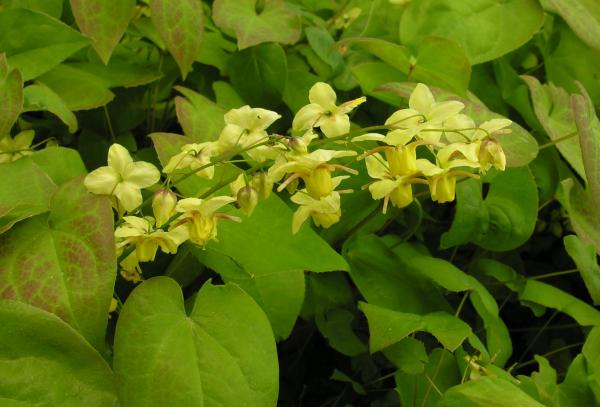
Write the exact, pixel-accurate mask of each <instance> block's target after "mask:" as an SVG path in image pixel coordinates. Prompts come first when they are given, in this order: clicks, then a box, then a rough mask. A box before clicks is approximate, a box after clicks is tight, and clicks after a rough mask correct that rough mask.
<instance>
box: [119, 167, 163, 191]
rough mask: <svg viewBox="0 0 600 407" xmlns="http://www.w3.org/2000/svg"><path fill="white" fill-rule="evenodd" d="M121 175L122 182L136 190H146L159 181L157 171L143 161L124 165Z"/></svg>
mask: <svg viewBox="0 0 600 407" xmlns="http://www.w3.org/2000/svg"><path fill="white" fill-rule="evenodd" d="M121 174H122V177H123V181H126V182H129V183H130V184H132V185H134V186H135V187H137V188H147V187H149V186H152V185H154V184H156V183H157V182H158V181H159V180H160V172H159V171H158V169H157V168H156V167H155V166H154V165H152V164H150V163H147V162H145V161H138V162H132V163H130V164H128V165H126V166H125V169H124V170H123V172H122V173H121Z"/></svg>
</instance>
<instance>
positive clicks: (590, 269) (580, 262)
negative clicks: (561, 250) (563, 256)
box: [563, 235, 600, 305]
mask: <svg viewBox="0 0 600 407" xmlns="http://www.w3.org/2000/svg"><path fill="white" fill-rule="evenodd" d="M563 242H564V244H565V249H566V250H567V253H569V256H571V258H572V259H573V261H574V262H575V264H576V265H577V268H578V269H579V273H581V277H582V278H583V281H584V282H585V286H586V287H587V289H588V292H589V293H590V297H592V301H593V303H594V305H600V266H598V261H597V260H596V250H595V249H594V246H592V245H588V244H585V243H583V242H582V241H581V239H579V238H578V237H577V236H576V235H568V236H565V237H564V239H563Z"/></svg>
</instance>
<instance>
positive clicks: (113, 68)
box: [63, 47, 162, 88]
mask: <svg viewBox="0 0 600 407" xmlns="http://www.w3.org/2000/svg"><path fill="white" fill-rule="evenodd" d="M119 51H120V49H119V47H117V48H116V50H115V52H114V53H113V56H112V57H111V59H110V62H109V63H108V65H102V64H97V63H96V64H94V63H88V62H73V63H68V64H63V65H66V66H69V67H73V68H76V69H79V70H81V71H85V72H88V73H89V74H91V75H94V76H95V77H97V78H99V79H101V80H102V82H103V84H104V86H106V87H109V88H118V87H121V86H123V87H126V88H130V87H134V86H141V85H146V84H148V83H151V82H154V81H156V80H158V79H160V78H161V77H162V74H161V73H160V72H158V71H157V69H156V65H153V64H152V61H150V62H146V61H144V60H143V59H142V58H140V56H139V55H138V54H136V53H135V52H133V51H131V52H127V51H125V50H123V52H119Z"/></svg>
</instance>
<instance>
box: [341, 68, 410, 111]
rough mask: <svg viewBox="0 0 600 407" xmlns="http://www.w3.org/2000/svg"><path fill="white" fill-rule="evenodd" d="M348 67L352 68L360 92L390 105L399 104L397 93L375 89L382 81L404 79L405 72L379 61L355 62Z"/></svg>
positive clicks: (388, 81) (400, 99) (400, 101)
mask: <svg viewBox="0 0 600 407" xmlns="http://www.w3.org/2000/svg"><path fill="white" fill-rule="evenodd" d="M350 69H351V70H352V75H354V78H355V79H356V81H357V82H358V84H359V85H360V89H361V90H362V93H364V94H365V95H368V96H372V97H374V98H375V99H379V100H381V101H383V102H385V103H387V104H390V105H392V106H400V105H401V103H402V98H401V97H400V96H399V95H395V94H392V93H388V92H378V91H376V90H375V89H376V88H377V87H378V86H380V85H383V84H384V83H390V82H398V81H403V80H406V79H407V76H406V74H404V73H402V72H400V71H399V70H397V69H396V68H392V67H391V66H390V65H388V64H386V63H384V62H379V61H374V62H364V63H360V64H356V65H353V66H351V67H350Z"/></svg>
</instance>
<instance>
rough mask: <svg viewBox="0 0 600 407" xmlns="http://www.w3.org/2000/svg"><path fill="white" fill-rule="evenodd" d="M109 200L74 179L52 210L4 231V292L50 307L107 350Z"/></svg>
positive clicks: (111, 273)
mask: <svg viewBox="0 0 600 407" xmlns="http://www.w3.org/2000/svg"><path fill="white" fill-rule="evenodd" d="M112 219H113V213H112V208H111V205H110V201H109V200H108V199H107V198H105V197H98V196H93V195H91V194H89V193H88V192H87V190H86V189H85V187H84V186H83V180H82V179H81V178H76V179H74V180H72V181H70V182H67V183H66V184H64V185H63V186H61V187H60V188H59V189H58V191H56V193H55V194H54V196H53V197H52V200H51V202H50V212H49V213H46V214H41V215H37V216H35V217H33V218H30V219H27V220H25V221H22V222H19V223H18V224H17V225H15V226H14V227H13V228H12V229H11V230H10V231H9V232H7V233H5V234H3V235H1V236H0V253H3V255H2V258H3V261H2V263H1V264H0V293H1V297H2V298H5V299H15V300H18V301H21V302H25V303H29V304H32V305H35V306H36V307H39V308H42V309H44V310H46V311H49V312H52V313H54V314H56V315H57V316H59V317H60V318H61V319H63V320H64V321H65V322H67V323H69V324H70V325H71V326H73V327H74V328H75V329H76V330H78V331H79V332H80V333H81V334H82V335H83V336H84V337H85V338H86V339H87V340H88V341H89V342H90V343H91V344H92V345H93V346H94V347H96V349H104V344H105V342H104V330H105V328H106V321H107V316H106V313H107V310H108V307H109V304H110V300H111V297H112V292H113V284H114V281H115V276H116V264H115V263H116V261H115V258H116V257H115V243H114V238H113V222H112Z"/></svg>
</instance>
